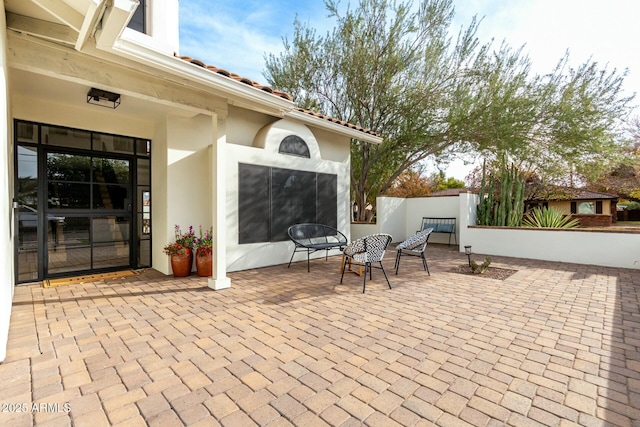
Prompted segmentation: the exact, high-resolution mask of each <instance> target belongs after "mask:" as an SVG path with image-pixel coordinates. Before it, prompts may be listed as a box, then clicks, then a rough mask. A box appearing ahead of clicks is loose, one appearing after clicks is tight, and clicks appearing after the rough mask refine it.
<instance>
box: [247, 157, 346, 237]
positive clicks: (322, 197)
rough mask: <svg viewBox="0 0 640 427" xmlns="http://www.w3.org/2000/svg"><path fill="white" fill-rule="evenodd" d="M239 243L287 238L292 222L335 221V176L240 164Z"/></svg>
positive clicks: (332, 222)
mask: <svg viewBox="0 0 640 427" xmlns="http://www.w3.org/2000/svg"><path fill="white" fill-rule="evenodd" d="M238 187H239V188H238V217H239V218H238V219H239V224H238V225H239V236H238V241H239V243H240V244H244V243H258V242H269V241H271V242H280V241H285V240H288V239H289V236H288V235H287V229H288V228H289V227H290V226H291V225H293V224H300V223H305V222H311V223H315V222H317V223H321V224H326V225H329V226H331V227H334V228H336V227H337V224H338V191H337V190H338V176H337V175H330V174H316V173H315V172H305V171H297V170H292V169H281V168H270V167H266V166H256V165H248V164H240V165H239V178H238Z"/></svg>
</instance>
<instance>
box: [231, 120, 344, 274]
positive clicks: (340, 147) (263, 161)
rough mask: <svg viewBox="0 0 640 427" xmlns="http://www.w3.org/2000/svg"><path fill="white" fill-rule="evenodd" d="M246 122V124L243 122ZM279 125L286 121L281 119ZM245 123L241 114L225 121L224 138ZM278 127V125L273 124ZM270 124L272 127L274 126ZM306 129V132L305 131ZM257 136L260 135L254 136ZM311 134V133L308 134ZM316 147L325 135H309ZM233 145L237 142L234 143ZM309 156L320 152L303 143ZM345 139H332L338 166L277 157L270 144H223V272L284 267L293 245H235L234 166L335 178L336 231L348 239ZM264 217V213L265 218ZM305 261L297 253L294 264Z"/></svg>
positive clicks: (320, 160) (273, 243)
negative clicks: (321, 174) (274, 169)
mask: <svg viewBox="0 0 640 427" xmlns="http://www.w3.org/2000/svg"><path fill="white" fill-rule="evenodd" d="M245 120H246V121H245ZM283 121H288V120H287V119H283ZM247 122H249V123H252V121H251V115H246V116H243V115H242V114H240V115H237V116H234V118H233V120H229V121H228V126H229V129H228V134H229V135H234V134H237V129H234V127H237V126H245V125H246V124H247ZM276 124H277V126H280V125H281V123H276ZM276 124H274V125H276ZM290 124H291V126H292V128H296V129H297V128H299V127H300V126H304V125H301V124H299V123H295V122H291V123H290ZM307 129H308V128H307ZM257 133H258V134H259V133H260V132H257ZM312 133H313V132H312ZM313 135H314V136H315V140H316V141H317V145H318V146H319V147H322V146H323V145H324V144H326V143H327V140H326V139H324V138H325V135H320V137H318V134H316V133H313ZM236 142H237V141H236ZM305 142H307V144H308V145H310V147H309V149H310V151H311V152H315V153H318V152H320V153H321V152H322V150H319V149H318V147H315V148H314V147H312V146H311V145H312V144H314V143H315V142H314V141H311V140H305ZM349 143H350V141H349V139H348V138H347V137H338V136H335V135H334V136H333V139H332V142H331V143H330V145H332V146H333V148H332V150H333V151H335V152H334V153H333V155H332V157H333V158H342V159H344V160H343V161H341V162H338V161H331V160H327V159H324V158H322V154H319V156H320V158H315V159H314V158H310V159H306V158H302V157H296V156H288V155H283V154H279V153H278V152H277V147H275V148H274V144H271V143H269V142H267V143H266V144H265V148H261V147H254V146H252V145H253V142H252V143H251V144H246V143H243V144H241V145H240V144H237V143H231V144H227V146H226V149H227V171H226V193H227V196H226V209H227V245H226V246H227V270H228V271H237V270H245V269H249V268H257V267H263V266H268V265H276V264H284V263H287V262H288V261H289V258H290V257H291V253H292V251H293V243H292V242H289V241H285V242H264V243H251V244H242V245H241V244H239V243H238V233H239V230H238V165H239V164H240V163H249V164H257V165H263V166H270V167H278V168H286V169H295V170H301V171H310V172H311V171H313V172H321V173H329V174H335V175H337V176H338V229H339V230H341V231H343V232H344V233H345V234H346V235H347V237H349V235H350V232H349V219H350V216H349V215H350V213H349V212H350V209H349V206H350V196H349V163H348V159H349ZM267 214H268V213H266V212H265V215H267ZM339 253H340V252H339V251H337V250H335V251H332V253H331V254H333V255H337V254H339ZM314 256H316V257H321V256H324V252H322V253H320V252H318V253H316V254H315V255H314ZM302 259H306V254H303V253H300V254H298V255H297V256H296V257H295V258H294V261H300V260H302Z"/></svg>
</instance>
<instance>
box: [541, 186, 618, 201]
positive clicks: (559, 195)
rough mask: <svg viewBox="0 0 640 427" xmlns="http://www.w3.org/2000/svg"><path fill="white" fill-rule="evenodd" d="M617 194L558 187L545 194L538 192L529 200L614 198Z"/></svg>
mask: <svg viewBox="0 0 640 427" xmlns="http://www.w3.org/2000/svg"><path fill="white" fill-rule="evenodd" d="M617 198H618V195H617V194H609V193H601V192H599V191H591V190H587V189H586V188H569V187H556V188H552V189H550V190H547V191H546V192H544V193H543V194H538V195H536V196H534V197H532V198H531V199H529V200H596V199H605V200H614V199H617Z"/></svg>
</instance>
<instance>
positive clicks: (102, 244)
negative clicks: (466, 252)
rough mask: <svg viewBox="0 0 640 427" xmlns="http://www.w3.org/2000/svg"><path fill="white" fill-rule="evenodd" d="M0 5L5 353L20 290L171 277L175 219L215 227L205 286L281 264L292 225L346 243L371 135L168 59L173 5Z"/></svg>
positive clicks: (74, 1) (0, 317)
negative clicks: (357, 146) (358, 168)
mask: <svg viewBox="0 0 640 427" xmlns="http://www.w3.org/2000/svg"><path fill="white" fill-rule="evenodd" d="M0 7H1V8H2V12H4V13H2V14H1V16H2V26H3V27H4V31H2V33H1V35H0V45H1V52H2V54H3V55H2V56H1V57H0V63H1V65H2V71H3V72H2V78H3V84H2V85H0V88H1V89H0V99H1V100H2V102H1V103H0V105H1V106H2V107H3V108H2V111H3V114H2V115H1V117H4V119H3V120H1V121H0V125H1V129H0V137H1V138H2V145H3V147H4V148H3V149H2V150H0V170H2V171H6V172H3V173H2V174H0V215H1V217H2V218H3V223H2V225H3V226H2V227H1V228H0V242H2V243H0V244H1V245H3V246H2V249H3V252H2V253H3V254H5V255H4V256H3V257H0V271H1V273H0V274H1V276H0V360H2V359H4V350H5V345H6V336H7V331H8V325H9V317H10V310H11V301H12V297H13V286H14V285H15V284H19V283H27V282H32V281H37V280H42V279H45V278H49V277H56V276H60V275H71V274H77V273H91V272H95V271H105V270H115V269H128V268H142V267H153V268H155V269H157V270H159V271H161V272H163V273H166V274H169V273H170V272H171V270H170V263H169V259H168V257H167V256H166V255H164V254H163V252H162V248H163V246H164V245H165V244H167V243H168V242H170V241H172V239H173V236H174V225H176V224H178V225H180V226H181V227H182V228H183V230H184V229H186V228H187V227H188V226H189V225H193V226H195V227H196V229H197V227H198V226H199V225H202V227H203V228H208V227H209V226H213V232H214V245H213V248H214V254H213V256H214V262H213V264H214V271H213V277H212V278H211V279H210V280H209V285H210V286H211V287H212V288H214V289H220V288H224V287H228V286H229V285H230V280H229V278H228V277H227V271H233V270H241V269H247V268H254V267H260V266H264V265H271V264H277V263H284V262H286V261H288V257H289V255H290V254H291V247H290V243H289V242H288V241H287V237H286V227H287V226H288V225H289V223H293V222H313V221H319V222H325V223H328V224H329V225H333V226H335V227H337V228H339V229H341V230H342V231H344V232H345V233H347V235H348V233H349V222H350V221H349V220H350V218H349V216H350V203H349V202H350V201H349V166H350V141H351V139H352V138H354V139H358V140H361V141H366V142H370V143H380V142H381V138H380V137H378V136H377V135H375V134H374V133H372V132H370V131H367V130H366V129H362V128H360V127H358V126H355V125H352V124H349V123H344V122H339V121H336V120H333V119H331V118H329V117H325V116H322V115H318V114H315V113H313V112H310V111H306V110H301V109H298V108H296V106H295V105H294V104H293V102H292V101H291V97H290V96H289V95H288V94H285V93H282V92H278V91H277V90H274V89H273V88H270V87H265V86H262V85H260V84H258V83H256V82H253V81H251V80H249V79H245V78H242V77H240V76H237V75H235V74H232V73H230V72H228V71H225V70H224V69H220V68H216V67H213V66H206V65H205V64H203V63H202V62H200V61H197V60H194V59H191V58H188V57H184V56H177V55H176V54H175V52H177V51H178V47H179V43H178V0H157V1H152V0H146V1H144V0H143V1H140V2H138V0H115V1H113V0H110V1H107V0H47V1H44V0H5V1H4V2H3V4H2V6H0ZM218 65H224V64H218ZM105 107H106V108H105ZM51 218H64V220H60V221H58V220H56V221H51V220H50V219H51Z"/></svg>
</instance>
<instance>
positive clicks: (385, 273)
mask: <svg viewBox="0 0 640 427" xmlns="http://www.w3.org/2000/svg"><path fill="white" fill-rule="evenodd" d="M380 268H381V269H382V273H383V274H384V278H385V279H387V285H389V289H391V282H389V278H388V277H387V272H386V271H384V266H383V265H382V261H380Z"/></svg>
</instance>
